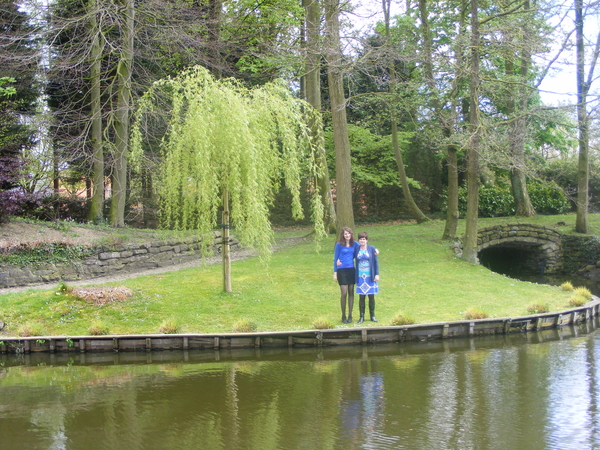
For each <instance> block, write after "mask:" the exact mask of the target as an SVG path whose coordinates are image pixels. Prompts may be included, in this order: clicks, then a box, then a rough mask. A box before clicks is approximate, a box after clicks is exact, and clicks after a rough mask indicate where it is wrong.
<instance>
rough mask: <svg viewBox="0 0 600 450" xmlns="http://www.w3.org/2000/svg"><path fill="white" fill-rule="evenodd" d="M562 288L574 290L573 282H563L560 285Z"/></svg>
mask: <svg viewBox="0 0 600 450" xmlns="http://www.w3.org/2000/svg"><path fill="white" fill-rule="evenodd" d="M560 288H561V289H562V290H563V291H572V290H573V283H571V282H570V281H565V282H564V283H563V284H561V285H560Z"/></svg>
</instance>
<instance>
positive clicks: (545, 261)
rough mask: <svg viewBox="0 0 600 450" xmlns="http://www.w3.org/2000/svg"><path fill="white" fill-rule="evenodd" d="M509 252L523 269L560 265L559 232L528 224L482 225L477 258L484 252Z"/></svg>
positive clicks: (554, 268)
mask: <svg viewBox="0 0 600 450" xmlns="http://www.w3.org/2000/svg"><path fill="white" fill-rule="evenodd" d="M503 251H504V252H507V253H510V252H512V254H513V255H516V256H514V257H515V258H517V259H518V261H516V262H515V263H516V264H517V265H518V266H519V267H520V268H522V269H524V270H527V269H529V270H531V271H535V272H537V271H538V270H541V271H543V272H545V273H553V272H557V271H560V270H561V269H562V261H563V258H562V256H563V255H562V233H561V232H560V231H557V230H555V229H553V228H549V227H545V226H541V225H531V224H518V223H517V224H507V225H496V226H493V227H487V228H482V229H481V230H479V232H478V237H477V255H478V256H479V259H480V261H482V259H483V260H485V256H486V255H487V254H493V253H496V254H498V253H500V252H503Z"/></svg>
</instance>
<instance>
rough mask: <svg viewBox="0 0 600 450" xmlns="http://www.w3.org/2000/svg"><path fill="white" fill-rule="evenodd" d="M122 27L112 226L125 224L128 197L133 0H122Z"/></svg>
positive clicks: (111, 213)
mask: <svg viewBox="0 0 600 450" xmlns="http://www.w3.org/2000/svg"><path fill="white" fill-rule="evenodd" d="M124 6H125V8H124V10H123V18H124V21H123V22H124V24H125V29H124V30H123V31H124V36H123V50H122V53H121V60H120V61H119V63H118V65H117V74H116V78H117V89H118V93H117V111H116V112H115V163H114V169H113V171H114V178H113V179H114V184H113V186H112V188H113V196H112V198H111V205H110V219H111V225H112V226H114V227H123V226H125V201H126V198H127V153H128V148H129V111H130V107H131V105H130V103H131V69H132V64H133V50H134V49H133V33H134V14H135V10H134V0H125V5H124Z"/></svg>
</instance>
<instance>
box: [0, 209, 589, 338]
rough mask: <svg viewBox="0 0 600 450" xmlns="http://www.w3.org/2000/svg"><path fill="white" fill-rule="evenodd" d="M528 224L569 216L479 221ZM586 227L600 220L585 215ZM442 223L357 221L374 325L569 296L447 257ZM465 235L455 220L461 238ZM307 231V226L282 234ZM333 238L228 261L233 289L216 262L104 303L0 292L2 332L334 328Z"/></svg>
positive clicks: (505, 309) (503, 310) (496, 311)
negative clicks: (369, 266)
mask: <svg viewBox="0 0 600 450" xmlns="http://www.w3.org/2000/svg"><path fill="white" fill-rule="evenodd" d="M515 222H521V223H523V222H529V223H536V224H540V225H549V226H554V225H555V224H556V223H558V222H566V223H567V226H560V227H557V228H558V229H560V231H563V232H567V233H568V232H572V228H573V227H574V223H575V216H573V215H568V216H538V217H535V218H533V219H527V220H525V219H515V218H500V219H480V221H479V226H480V228H484V227H486V226H490V225H495V224H498V223H515ZM590 224H591V227H592V230H593V232H594V233H596V232H597V230H598V229H600V217H599V216H598V215H591V216H590ZM443 227H444V222H443V221H433V222H430V223H427V224H421V225H417V224H412V223H407V224H391V225H373V226H358V227H357V229H356V233H357V234H358V232H359V231H367V232H368V233H369V238H370V239H369V243H370V244H373V245H375V246H376V247H377V248H378V249H379V251H380V255H379V264H380V270H381V280H380V293H379V294H378V295H377V296H376V302H377V309H376V316H377V318H378V320H379V323H378V324H373V323H372V322H370V321H368V320H367V321H366V322H365V323H364V324H363V326H377V325H389V324H390V321H391V320H392V318H393V317H394V316H395V315H396V314H397V313H398V312H402V313H403V314H404V315H407V316H410V317H411V318H413V319H414V320H415V322H416V323H427V322H439V321H452V320H461V319H463V318H464V313H465V311H467V310H468V309H473V308H478V309H480V310H481V311H483V312H485V313H486V314H487V315H488V316H489V317H505V316H515V315H526V314H528V312H527V307H528V306H529V305H531V304H534V303H541V304H546V305H548V307H549V310H550V311H557V310H562V309H566V308H568V307H569V306H568V300H569V298H570V295H571V294H570V293H569V292H564V291H562V290H561V289H560V288H558V287H553V286H546V285H538V284H533V283H528V282H521V281H517V280H514V279H510V278H507V277H505V276H502V275H499V274H496V273H493V272H490V271H489V270H488V269H486V268H484V267H482V266H474V265H471V264H469V263H466V262H464V261H462V260H458V259H456V258H455V257H454V254H453V253H452V251H451V250H450V248H449V242H447V241H441V240H440V239H439V238H440V236H441V234H442V230H443ZM463 232H464V222H462V221H461V225H460V228H459V234H461V233H463ZM294 233H296V234H302V233H307V230H296V231H295V232H290V231H286V232H282V233H281V235H285V236H290V235H291V234H294ZM334 243H335V237H334V236H331V237H330V238H329V239H327V240H325V241H322V242H321V245H320V250H319V251H317V249H316V247H315V244H314V242H312V241H310V240H306V241H304V242H302V243H300V244H299V245H296V246H293V247H288V248H285V249H283V250H281V251H279V252H277V253H275V254H273V256H272V258H271V259H270V261H269V262H268V265H265V264H264V263H263V262H261V261H260V260H259V259H258V258H250V259H247V260H244V261H236V262H233V263H232V284H233V293H223V292H222V268H221V266H220V265H212V266H202V267H198V268H191V269H185V270H180V271H177V272H168V273H163V274H160V275H152V276H144V277H138V278H132V279H130V280H127V281H124V282H121V283H119V285H122V286H127V287H129V288H131V289H132V290H133V291H134V292H135V296H134V297H133V298H131V299H129V300H127V301H125V302H123V303H112V304H108V305H105V306H96V305H92V304H88V303H86V302H85V301H83V300H79V299H75V298H73V297H71V296H69V295H67V294H65V293H64V292H61V291H60V290H59V289H58V287H57V289H54V290H52V291H39V290H30V291H27V292H24V293H18V294H5V295H0V321H4V322H6V324H7V326H6V328H5V330H4V331H3V332H2V334H3V335H5V336H7V335H9V336H15V335H17V334H18V333H19V332H20V328H22V327H24V326H26V327H29V328H30V329H31V330H33V331H34V332H33V333H32V334H34V335H71V336H73V335H82V334H89V331H88V330H89V328H90V324H92V323H93V322H96V323H101V324H102V325H103V326H104V327H105V328H107V329H108V332H109V333H110V334H130V333H157V332H158V331H159V328H160V326H161V324H162V323H163V322H164V321H165V320H170V321H174V322H176V323H178V324H179V326H180V328H179V332H189V333H196V332H197V333H211V332H231V331H233V328H234V324H235V323H236V322H237V321H239V320H241V319H245V320H248V321H250V322H253V323H254V324H255V325H256V327H257V330H258V331H275V330H296V329H298V330H300V329H312V328H313V321H315V320H316V319H318V318H325V319H328V320H330V321H331V322H333V323H334V324H336V325H335V326H336V327H337V328H348V327H354V326H357V325H356V320H357V319H358V296H357V297H356V301H355V306H354V311H353V312H354V314H353V316H354V323H353V324H349V325H346V324H342V323H341V320H340V318H341V313H340V306H339V288H338V285H337V283H336V282H334V281H333V254H332V250H333V245H334Z"/></svg>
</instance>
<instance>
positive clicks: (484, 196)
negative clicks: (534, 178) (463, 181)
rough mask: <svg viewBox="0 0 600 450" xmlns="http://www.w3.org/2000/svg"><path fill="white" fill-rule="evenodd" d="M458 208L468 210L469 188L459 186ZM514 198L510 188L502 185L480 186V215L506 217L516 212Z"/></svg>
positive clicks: (462, 211)
mask: <svg viewBox="0 0 600 450" xmlns="http://www.w3.org/2000/svg"><path fill="white" fill-rule="evenodd" d="M458 209H459V211H460V213H461V215H463V216H464V215H465V214H466V212H467V188H466V187H465V186H461V187H460V188H458ZM514 212H515V210H514V200H513V196H512V193H511V192H510V189H508V188H505V187H500V186H479V217H504V216H510V215H512V214H514Z"/></svg>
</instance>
